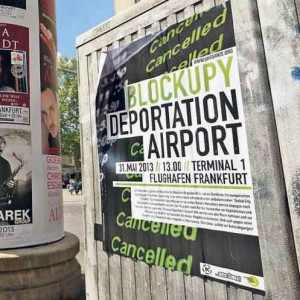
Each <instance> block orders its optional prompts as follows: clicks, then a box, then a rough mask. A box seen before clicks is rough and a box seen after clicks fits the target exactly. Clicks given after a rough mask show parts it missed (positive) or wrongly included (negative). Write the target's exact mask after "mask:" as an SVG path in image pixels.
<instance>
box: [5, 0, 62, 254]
mask: <svg viewBox="0 0 300 300" xmlns="http://www.w3.org/2000/svg"><path fill="white" fill-rule="evenodd" d="M56 89H57V83H56V28H55V1H54V0H51V1H49V0H47V1H42V0H41V1H26V0H15V1H13V0H0V248H1V249H5V248H15V247H24V246H32V245H37V244H44V243H49V242H52V241H56V240H59V239H61V238H62V237H63V220H62V194H61V158H60V145H59V131H60V129H59V110H58V100H57V97H56Z"/></svg>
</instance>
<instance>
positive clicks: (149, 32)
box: [145, 25, 152, 35]
mask: <svg viewBox="0 0 300 300" xmlns="http://www.w3.org/2000/svg"><path fill="white" fill-rule="evenodd" d="M151 33H152V25H148V26H146V27H145V34H146V35H148V34H151Z"/></svg>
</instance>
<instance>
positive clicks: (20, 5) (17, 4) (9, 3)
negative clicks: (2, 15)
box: [0, 0, 26, 9]
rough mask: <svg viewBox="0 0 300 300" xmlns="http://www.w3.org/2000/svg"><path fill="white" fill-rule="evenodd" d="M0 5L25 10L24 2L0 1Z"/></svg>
mask: <svg viewBox="0 0 300 300" xmlns="http://www.w3.org/2000/svg"><path fill="white" fill-rule="evenodd" d="M0 5H4V6H10V7H16V8H22V9H26V0H0Z"/></svg>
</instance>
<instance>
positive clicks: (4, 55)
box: [0, 23, 30, 124]
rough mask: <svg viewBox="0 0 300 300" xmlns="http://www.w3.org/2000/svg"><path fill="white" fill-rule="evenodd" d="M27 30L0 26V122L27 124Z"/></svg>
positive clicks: (28, 114)
mask: <svg viewBox="0 0 300 300" xmlns="http://www.w3.org/2000/svg"><path fill="white" fill-rule="evenodd" d="M28 65H29V31H28V28H26V27H23V26H18V25H12V24H6V23H0V122H1V123H14V124H29V122H30V109H29V107H30V99H29V98H30V97H29V68H28Z"/></svg>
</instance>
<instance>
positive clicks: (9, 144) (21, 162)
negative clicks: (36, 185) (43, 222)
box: [0, 129, 32, 226]
mask: <svg viewBox="0 0 300 300" xmlns="http://www.w3.org/2000/svg"><path fill="white" fill-rule="evenodd" d="M30 223H32V168H31V137H30V133H29V132H28V131H25V130H21V129H0V226H6V225H21V224H30Z"/></svg>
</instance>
